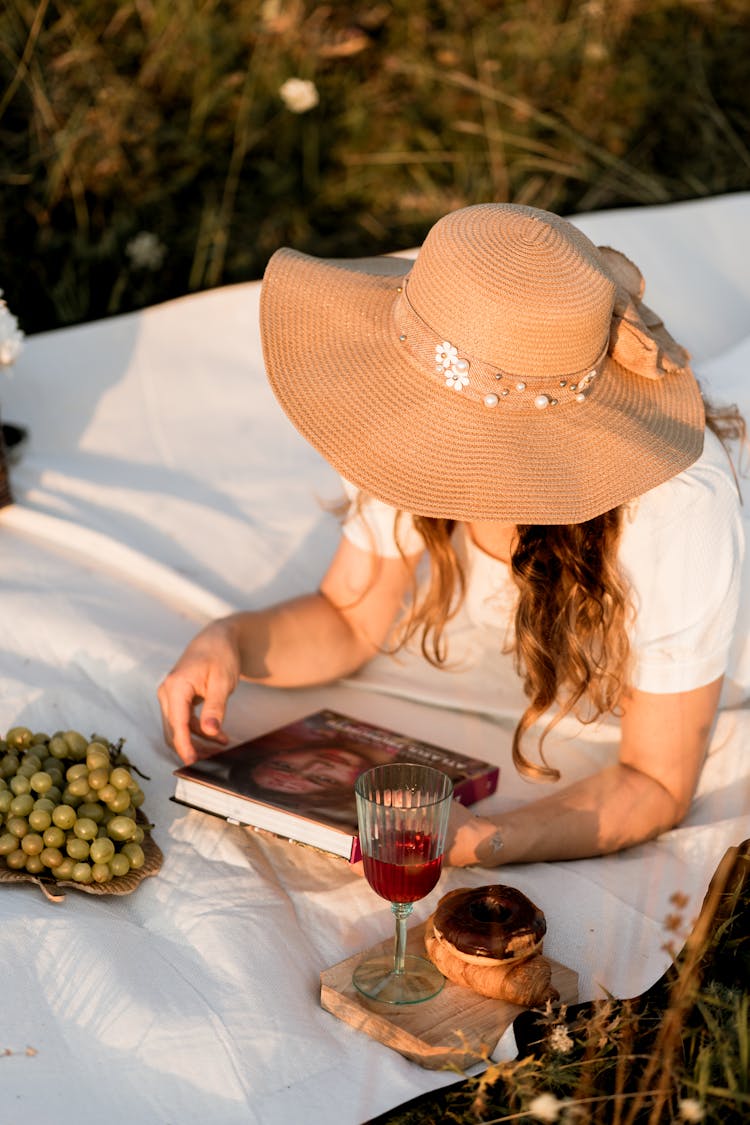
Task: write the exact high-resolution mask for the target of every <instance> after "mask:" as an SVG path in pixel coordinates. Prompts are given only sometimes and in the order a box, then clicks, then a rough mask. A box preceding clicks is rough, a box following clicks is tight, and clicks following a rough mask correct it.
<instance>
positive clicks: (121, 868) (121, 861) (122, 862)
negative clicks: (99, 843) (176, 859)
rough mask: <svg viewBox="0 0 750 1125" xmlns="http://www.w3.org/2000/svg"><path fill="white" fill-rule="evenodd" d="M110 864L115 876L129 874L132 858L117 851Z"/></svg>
mask: <svg viewBox="0 0 750 1125" xmlns="http://www.w3.org/2000/svg"><path fill="white" fill-rule="evenodd" d="M21 855H23V852H21ZM109 866H110V867H111V868H112V874H113V875H114V876H115V878H119V877H120V876H121V875H127V873H128V871H130V860H129V859H128V857H127V856H126V855H124V854H123V853H122V852H115V854H114V855H113V856H112V859H111V860H110V861H109Z"/></svg>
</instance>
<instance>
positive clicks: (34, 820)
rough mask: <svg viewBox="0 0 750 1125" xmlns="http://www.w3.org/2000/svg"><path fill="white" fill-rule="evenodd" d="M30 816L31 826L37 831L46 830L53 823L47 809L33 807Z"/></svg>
mask: <svg viewBox="0 0 750 1125" xmlns="http://www.w3.org/2000/svg"><path fill="white" fill-rule="evenodd" d="M28 817H29V827H30V828H33V829H34V831H35V832H44V831H45V830H46V829H47V828H49V826H50V824H51V823H52V817H51V816H50V814H49V813H48V812H47V810H46V809H32V810H31V812H30V813H29V814H28Z"/></svg>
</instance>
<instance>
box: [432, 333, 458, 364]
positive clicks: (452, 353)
mask: <svg viewBox="0 0 750 1125" xmlns="http://www.w3.org/2000/svg"><path fill="white" fill-rule="evenodd" d="M457 359H458V348H454V347H453V344H449V343H448V341H447V340H443V342H442V344H438V345H437V346H436V348H435V363H436V364H437V366H438V367H442V368H443V369H444V370H445V371H447V370H448V368H449V367H452V366H453V364H454V363H455V362H456V360H457Z"/></svg>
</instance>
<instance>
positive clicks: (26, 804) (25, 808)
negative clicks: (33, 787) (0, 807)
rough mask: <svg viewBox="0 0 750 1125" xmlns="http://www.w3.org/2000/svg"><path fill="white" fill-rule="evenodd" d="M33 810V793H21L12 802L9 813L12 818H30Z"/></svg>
mask: <svg viewBox="0 0 750 1125" xmlns="http://www.w3.org/2000/svg"><path fill="white" fill-rule="evenodd" d="M33 808H34V798H33V797H32V796H31V793H19V795H18V796H17V797H14V798H13V800H12V801H11V802H10V808H9V810H8V812H9V813H10V815H11V816H28V815H29V813H30V812H31V811H32V809H33Z"/></svg>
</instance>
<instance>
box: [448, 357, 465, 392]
mask: <svg viewBox="0 0 750 1125" xmlns="http://www.w3.org/2000/svg"><path fill="white" fill-rule="evenodd" d="M459 364H464V365H465V366H464V367H459V366H458V365H459ZM468 367H469V365H468V363H466V360H465V359H459V360H457V361H456V363H455V365H454V366H453V367H451V369H450V371H446V373H445V385H446V387H453V390H454V391H462V390H463V389H464V387H468V385H469V375H468Z"/></svg>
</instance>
